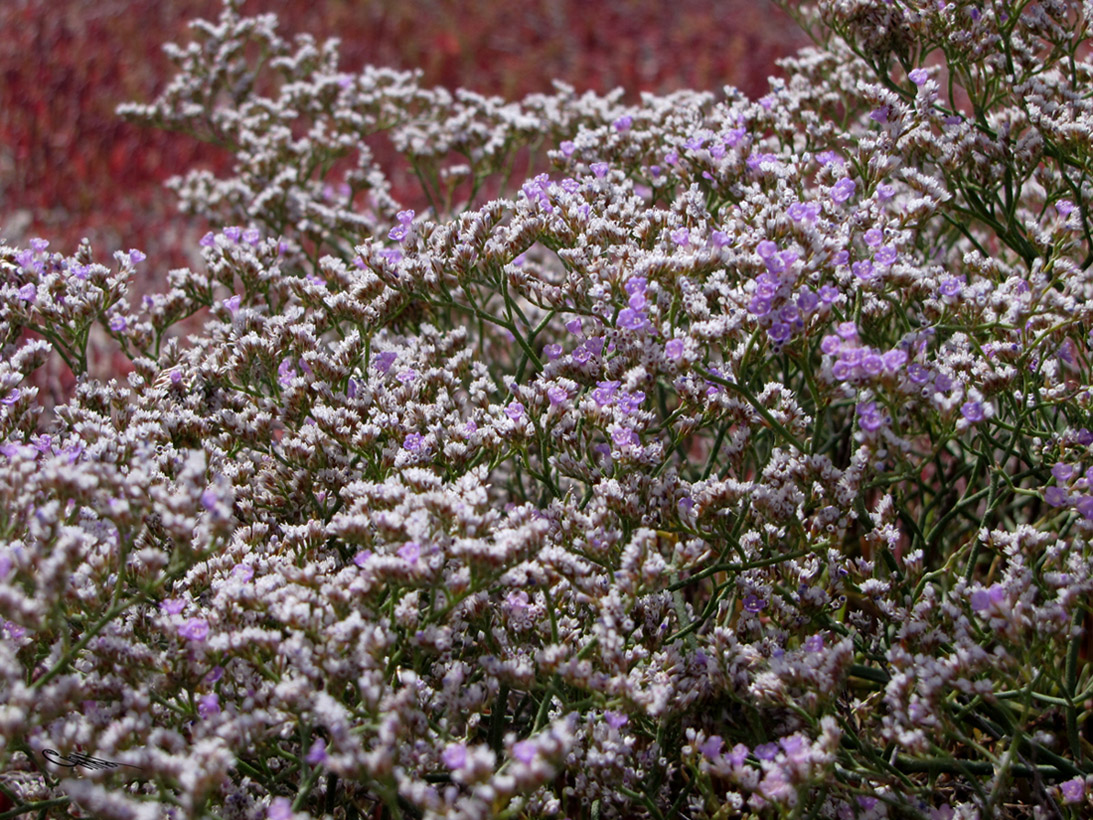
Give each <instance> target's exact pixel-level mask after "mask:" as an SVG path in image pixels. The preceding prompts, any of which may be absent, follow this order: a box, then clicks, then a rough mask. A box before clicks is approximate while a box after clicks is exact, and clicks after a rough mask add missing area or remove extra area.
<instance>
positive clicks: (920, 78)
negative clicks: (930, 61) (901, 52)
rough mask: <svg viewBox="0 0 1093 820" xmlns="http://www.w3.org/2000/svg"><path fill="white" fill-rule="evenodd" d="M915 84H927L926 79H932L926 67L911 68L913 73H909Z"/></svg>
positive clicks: (909, 77)
mask: <svg viewBox="0 0 1093 820" xmlns="http://www.w3.org/2000/svg"><path fill="white" fill-rule="evenodd" d="M907 77H908V79H910V80H911V82H913V83H914V84H915V85H925V84H926V81H927V80H928V79H930V75H929V73H928V72H927V71H926V69H925V68H915V69H912V70H911V73H910V74H908V75H907Z"/></svg>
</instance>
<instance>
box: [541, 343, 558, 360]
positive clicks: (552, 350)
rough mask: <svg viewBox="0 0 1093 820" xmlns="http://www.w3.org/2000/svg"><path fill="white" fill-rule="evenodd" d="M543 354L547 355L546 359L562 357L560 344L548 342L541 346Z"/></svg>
mask: <svg viewBox="0 0 1093 820" xmlns="http://www.w3.org/2000/svg"><path fill="white" fill-rule="evenodd" d="M543 355H545V356H546V357H547V361H551V362H553V361H554V360H555V359H560V358H561V357H562V346H561V345H560V344H556V343H555V344H549V345H544V346H543Z"/></svg>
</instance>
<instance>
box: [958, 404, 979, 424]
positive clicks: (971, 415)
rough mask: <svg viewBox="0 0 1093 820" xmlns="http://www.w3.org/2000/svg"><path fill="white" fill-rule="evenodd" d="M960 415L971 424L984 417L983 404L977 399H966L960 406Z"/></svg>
mask: <svg viewBox="0 0 1093 820" xmlns="http://www.w3.org/2000/svg"><path fill="white" fill-rule="evenodd" d="M960 415H962V416H963V417H964V418H966V419H967V420H968V421H970V422H972V423H973V424H974V423H975V422H977V421H982V420H983V419H984V417H985V416H984V413H983V405H982V404H980V403H979V402H977V401H966V402H964V404H963V405H961V407H960Z"/></svg>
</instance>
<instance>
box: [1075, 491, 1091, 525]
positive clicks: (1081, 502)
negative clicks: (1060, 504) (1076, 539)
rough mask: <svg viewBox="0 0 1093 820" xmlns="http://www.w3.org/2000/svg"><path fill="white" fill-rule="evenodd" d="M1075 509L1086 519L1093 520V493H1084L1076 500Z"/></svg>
mask: <svg viewBox="0 0 1093 820" xmlns="http://www.w3.org/2000/svg"><path fill="white" fill-rule="evenodd" d="M1074 509H1076V510H1077V511H1078V514H1079V515H1081V517H1082V518H1084V519H1085V520H1086V521H1093V495H1083V496H1082V497H1081V498H1079V499H1078V500H1077V501H1075V502H1074Z"/></svg>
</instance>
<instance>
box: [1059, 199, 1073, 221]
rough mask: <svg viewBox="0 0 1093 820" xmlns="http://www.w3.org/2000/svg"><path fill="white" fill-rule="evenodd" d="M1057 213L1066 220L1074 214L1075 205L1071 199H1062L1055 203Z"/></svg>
mask: <svg viewBox="0 0 1093 820" xmlns="http://www.w3.org/2000/svg"><path fill="white" fill-rule="evenodd" d="M1055 213H1057V214H1058V215H1059V216H1061V217H1062V218H1063V219H1066V218H1067V217H1068V216H1070V215H1071V214H1072V213H1074V203H1073V202H1071V201H1070V200H1069V199H1060V200H1059V201H1058V202H1056V203H1055Z"/></svg>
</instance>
